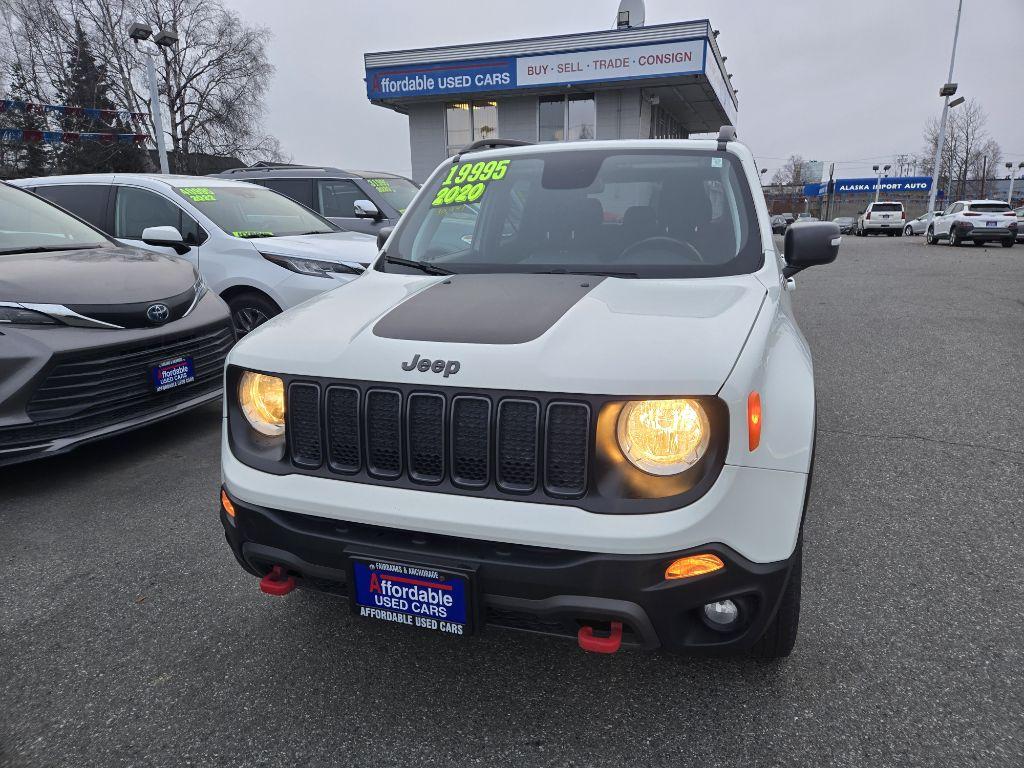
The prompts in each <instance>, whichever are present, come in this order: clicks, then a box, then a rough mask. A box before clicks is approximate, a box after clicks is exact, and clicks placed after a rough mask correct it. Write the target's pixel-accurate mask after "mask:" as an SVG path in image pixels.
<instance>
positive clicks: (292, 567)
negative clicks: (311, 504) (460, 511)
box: [220, 496, 795, 653]
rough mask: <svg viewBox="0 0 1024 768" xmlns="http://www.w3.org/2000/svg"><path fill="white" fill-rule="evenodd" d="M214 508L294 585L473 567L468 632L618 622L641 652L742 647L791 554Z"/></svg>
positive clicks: (768, 612)
mask: <svg viewBox="0 0 1024 768" xmlns="http://www.w3.org/2000/svg"><path fill="white" fill-rule="evenodd" d="M229 498H231V500H232V503H233V505H234V508H235V516H234V517H233V518H232V517H229V516H228V515H227V514H226V513H225V512H224V510H223V509H222V510H221V513H220V517H221V522H222V524H223V526H224V530H225V535H226V537H227V540H228V543H229V544H230V546H231V549H232V552H233V553H234V555H235V557H236V558H237V559H238V562H239V563H240V564H241V565H242V567H243V568H245V569H246V570H247V571H249V572H250V573H252V574H253V575H256V576H261V577H262V576H263V575H265V574H267V573H268V572H269V571H270V570H271V568H272V566H274V565H280V566H282V567H283V568H284V569H285V570H286V571H288V572H290V573H291V574H294V575H295V576H296V578H297V581H298V584H299V586H302V587H306V588H310V589H315V590H319V591H324V592H329V593H333V594H336V595H346V594H347V580H348V576H347V562H348V554H349V553H353V552H356V551H358V553H359V554H361V555H366V554H371V555H372V556H374V557H380V558H382V559H390V560H395V561H398V562H403V561H404V562H414V563H419V564H424V563H427V564H430V565H433V566H436V567H447V568H458V569H460V570H467V571H471V572H472V573H473V585H474V589H475V591H476V606H477V611H478V615H477V617H476V619H477V620H476V622H475V624H476V625H477V626H478V627H487V626H491V627H504V628H508V629H516V630H524V631H530V632H538V633H542V634H547V635H557V636H564V637H570V638H575V637H576V634H577V631H578V630H579V628H580V626H581V625H583V624H584V623H586V624H589V625H597V626H599V627H600V626H601V625H602V624H604V623H605V622H611V621H621V622H622V624H623V630H624V631H623V643H625V644H628V645H634V646H639V647H642V648H646V649H655V648H664V649H668V650H687V651H700V652H706V653H734V652H742V651H743V650H746V649H749V648H750V647H751V646H752V645H753V644H754V643H755V642H756V641H757V640H758V639H759V638H760V637H761V635H762V634H763V633H764V631H765V628H766V627H767V626H768V624H769V622H770V621H771V619H772V618H773V617H774V615H775V611H776V609H777V607H778V604H779V600H780V599H781V596H782V594H783V591H784V589H785V587H786V584H787V581H788V579H789V575H790V571H791V569H792V566H793V562H794V557H795V555H792V554H791V555H790V556H789V557H788V558H786V559H784V560H781V561H777V562H771V563H755V562H752V561H750V560H748V559H746V558H744V557H743V556H742V555H740V554H738V553H737V552H736V551H735V550H733V549H731V548H730V547H727V546H724V545H722V544H716V543H711V544H707V545H705V546H701V547H696V548H691V549H687V550H680V551H673V552H667V553H658V554H643V555H617V554H597V553H593V552H580V551H571V550H561V549H552V548H547V547H536V546H523V545H516V544H506V543H499V542H493V541H483V540H478V539H466V538H456V537H453V536H443V535H437V534H423V533H419V532H414V531H408V530H398V529H392V528H382V527H379V526H374V525H367V524H361V523H352V522H343V521H339V520H333V519H325V518H319V517H311V516H306V515H299V514H295V513H290V512H285V511H281V510H275V509H270V508H267V507H261V506H257V505H254V504H250V503H247V502H243V501H241V500H239V499H237V498H235V497H234V496H229ZM705 552H711V553H714V554H716V555H718V556H719V557H720V558H721V559H722V561H723V562H724V563H725V568H724V569H722V570H720V571H717V572H715V573H710V574H706V575H703V576H697V577H694V578H691V579H684V580H675V581H666V580H665V579H664V572H665V568H666V566H667V565H668V564H669V563H670V562H672V561H673V560H674V559H676V558H678V557H683V556H685V555H689V554H698V553H705ZM724 599H731V600H733V601H735V602H736V603H737V604H739V605H740V608H741V617H742V618H741V619H740V621H739V623H738V626H737V628H735V629H734V630H732V631H730V632H728V633H722V632H718V631H716V630H713V629H710V628H709V627H708V626H706V625H705V624H704V622H703V621H702V619H701V618H700V617H701V610H702V607H703V606H704V604H705V603H708V602H713V601H717V600H724Z"/></svg>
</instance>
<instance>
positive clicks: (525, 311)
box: [373, 274, 604, 344]
mask: <svg viewBox="0 0 1024 768" xmlns="http://www.w3.org/2000/svg"><path fill="white" fill-rule="evenodd" d="M603 279H604V278H602V277H592V276H589V275H557V274H556V275H517V274H483V275H480V274H474V275H452V276H451V277H450V278H446V279H445V280H443V281H442V282H439V283H437V284H435V285H432V286H431V287H430V288H427V289H426V290H423V291H420V292H419V293H417V294H415V295H414V296H412V297H411V298H409V299H408V300H406V301H404V302H402V303H401V304H399V305H398V306H397V307H395V308H394V309H393V310H391V311H390V312H388V313H387V314H386V315H384V317H382V318H381V319H380V320H378V321H377V324H376V325H375V326H374V328H373V333H374V334H375V335H376V336H380V337H383V338H387V339H407V340H409V341H437V342H451V343H456V344H523V343H525V342H527V341H533V340H534V339H536V338H537V337H538V336H541V335H542V334H543V333H544V332H545V331H547V330H548V329H549V328H550V327H551V326H553V325H554V324H555V323H556V322H558V320H559V319H560V318H561V317H562V316H563V315H564V314H565V313H566V312H568V311H569V310H570V309H572V307H573V305H575V304H576V302H578V301H579V300H580V299H582V298H583V297H584V296H586V295H587V294H588V293H589V292H590V291H591V290H592V289H593V288H594V287H595V286H596V285H597V284H598V283H600V282H601V281H602V280H603Z"/></svg>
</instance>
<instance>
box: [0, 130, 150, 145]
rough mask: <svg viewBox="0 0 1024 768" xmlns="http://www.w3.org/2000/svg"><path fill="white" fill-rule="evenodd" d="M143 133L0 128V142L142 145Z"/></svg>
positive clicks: (144, 137) (144, 138) (144, 136)
mask: <svg viewBox="0 0 1024 768" xmlns="http://www.w3.org/2000/svg"><path fill="white" fill-rule="evenodd" d="M146 138H147V137H146V134H144V133H73V132H71V131H33V130H29V129H22V128H0V141H23V142H26V143H30V144H31V143H35V142H40V141H41V142H43V143H44V144H77V143H78V142H80V141H96V142H99V143H100V144H144V143H145V142H146Z"/></svg>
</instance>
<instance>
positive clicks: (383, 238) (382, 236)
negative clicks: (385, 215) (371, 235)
mask: <svg viewBox="0 0 1024 768" xmlns="http://www.w3.org/2000/svg"><path fill="white" fill-rule="evenodd" d="M394 231H395V228H394V227H381V228H380V229H378V230H377V250H378V251H379V250H381V249H383V248H384V243H386V242H387V241H388V238H389V237H391V233H392V232H394Z"/></svg>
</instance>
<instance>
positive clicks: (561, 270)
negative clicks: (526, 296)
mask: <svg viewBox="0 0 1024 768" xmlns="http://www.w3.org/2000/svg"><path fill="white" fill-rule="evenodd" d="M530 274H531V275H597V276H598V277H639V275H637V273H636V272H617V271H615V270H611V269H609V270H601V269H580V270H572V269H565V268H563V267H557V268H555V269H546V270H542V271H540V272H531V273H530Z"/></svg>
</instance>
